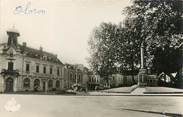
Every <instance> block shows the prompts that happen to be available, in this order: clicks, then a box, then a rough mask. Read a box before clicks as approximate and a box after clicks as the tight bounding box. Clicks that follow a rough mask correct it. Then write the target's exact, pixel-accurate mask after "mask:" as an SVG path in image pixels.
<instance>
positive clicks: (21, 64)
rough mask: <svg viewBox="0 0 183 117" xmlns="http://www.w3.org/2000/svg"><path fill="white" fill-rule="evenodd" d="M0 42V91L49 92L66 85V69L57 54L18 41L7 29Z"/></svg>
mask: <svg viewBox="0 0 183 117" xmlns="http://www.w3.org/2000/svg"><path fill="white" fill-rule="evenodd" d="M7 34H8V42H7V43H2V44H0V70H1V74H0V92H16V91H52V90H62V89H65V88H67V87H68V85H67V84H68V80H67V76H66V73H67V69H66V68H65V67H64V64H63V63H62V62H61V61H60V60H59V59H58V58H57V55H54V54H52V53H48V52H45V51H43V49H42V48H40V49H33V48H30V47H27V45H26V43H23V44H22V45H20V44H19V43H18V36H19V35H20V34H19V32H18V31H15V30H9V31H7Z"/></svg>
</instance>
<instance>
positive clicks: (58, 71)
mask: <svg viewBox="0 0 183 117" xmlns="http://www.w3.org/2000/svg"><path fill="white" fill-rule="evenodd" d="M57 75H58V76H59V75H60V70H59V67H58V68H57Z"/></svg>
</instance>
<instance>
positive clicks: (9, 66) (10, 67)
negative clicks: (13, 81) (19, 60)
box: [8, 62, 13, 71]
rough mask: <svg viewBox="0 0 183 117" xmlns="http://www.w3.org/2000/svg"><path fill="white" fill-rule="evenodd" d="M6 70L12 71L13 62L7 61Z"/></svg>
mask: <svg viewBox="0 0 183 117" xmlns="http://www.w3.org/2000/svg"><path fill="white" fill-rule="evenodd" d="M8 70H9V71H13V62H8Z"/></svg>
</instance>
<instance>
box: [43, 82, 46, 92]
mask: <svg viewBox="0 0 183 117" xmlns="http://www.w3.org/2000/svg"><path fill="white" fill-rule="evenodd" d="M43 91H46V82H45V81H43Z"/></svg>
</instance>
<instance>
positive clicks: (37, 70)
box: [36, 65, 39, 73]
mask: <svg viewBox="0 0 183 117" xmlns="http://www.w3.org/2000/svg"><path fill="white" fill-rule="evenodd" d="M36 72H37V73H39V65H36Z"/></svg>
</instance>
